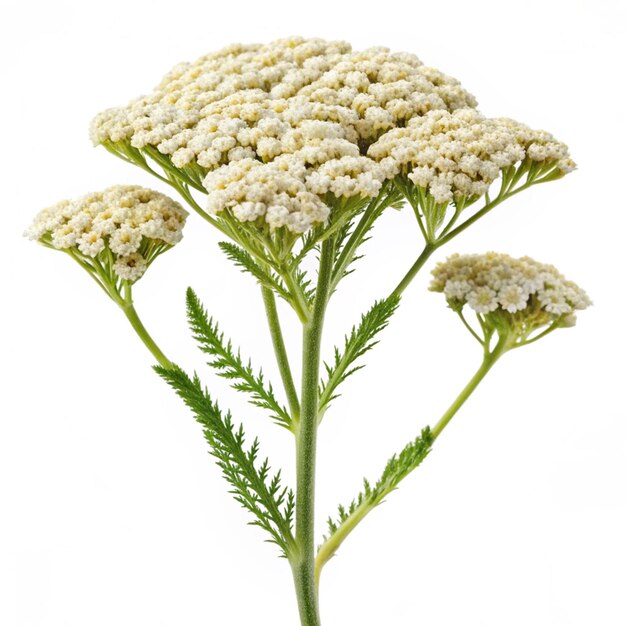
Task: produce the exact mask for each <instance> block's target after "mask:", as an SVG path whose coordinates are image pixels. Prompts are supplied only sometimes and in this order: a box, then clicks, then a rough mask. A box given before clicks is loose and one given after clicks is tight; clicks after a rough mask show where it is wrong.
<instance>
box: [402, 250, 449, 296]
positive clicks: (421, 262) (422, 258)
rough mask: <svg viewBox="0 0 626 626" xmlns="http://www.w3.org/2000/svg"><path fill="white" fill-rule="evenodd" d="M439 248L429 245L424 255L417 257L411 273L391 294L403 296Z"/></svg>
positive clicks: (409, 272)
mask: <svg viewBox="0 0 626 626" xmlns="http://www.w3.org/2000/svg"><path fill="white" fill-rule="evenodd" d="M438 247H439V242H437V243H427V244H426V245H425V246H424V249H423V250H422V253H421V254H420V255H419V256H418V257H417V260H416V261H415V263H413V265H412V266H411V268H410V269H409V271H408V272H407V273H406V274H405V276H404V278H403V279H402V280H401V281H400V282H399V283H398V286H397V287H396V288H395V289H394V290H393V291H392V292H391V296H401V295H402V292H403V291H404V290H405V289H406V288H407V287H408V286H409V285H410V284H411V281H412V280H413V279H414V278H415V275H416V274H417V273H418V272H419V271H420V270H421V269H422V267H423V266H424V263H426V261H428V259H429V257H430V255H431V254H432V253H433V252H434V251H435V250H436V249H437V248H438Z"/></svg>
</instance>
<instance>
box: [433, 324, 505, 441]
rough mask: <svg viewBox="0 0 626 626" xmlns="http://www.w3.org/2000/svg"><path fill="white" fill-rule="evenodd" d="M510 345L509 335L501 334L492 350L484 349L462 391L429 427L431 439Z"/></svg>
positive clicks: (446, 423)
mask: <svg viewBox="0 0 626 626" xmlns="http://www.w3.org/2000/svg"><path fill="white" fill-rule="evenodd" d="M510 347H511V344H510V340H509V337H508V336H507V335H502V336H500V338H499V339H498V343H497V344H496V345H495V347H494V348H493V350H491V351H488V350H485V355H484V357H483V362H482V363H481V366H480V367H479V368H478V370H477V371H476V373H475V374H474V376H472V378H471V380H470V381H469V382H468V383H467V385H466V386H465V387H464V389H463V391H461V393H460V394H459V395H458V396H457V398H456V400H455V401H454V402H453V403H452V404H451V405H450V407H449V408H448V410H447V411H446V412H445V413H444V414H443V415H442V416H441V418H440V419H439V421H438V422H437V423H436V424H435V425H434V426H433V428H431V430H430V434H431V436H432V438H433V441H434V440H435V439H437V437H438V436H439V435H440V434H441V432H442V431H443V429H444V428H445V427H446V426H447V425H448V424H449V423H450V420H451V419H452V418H453V417H454V416H455V415H456V413H457V411H458V410H459V409H460V408H461V407H462V406H463V404H465V401H466V400H467V399H468V398H469V397H470V395H471V394H472V392H473V391H474V389H476V387H477V386H478V384H479V383H480V381H481V380H482V379H483V378H484V377H485V376H486V374H487V372H488V371H489V370H490V369H491V368H492V367H493V366H494V364H495V362H496V361H497V360H498V359H499V358H500V357H501V356H502V355H503V354H504V353H505V352H506V351H507V350H508V349H509V348H510Z"/></svg>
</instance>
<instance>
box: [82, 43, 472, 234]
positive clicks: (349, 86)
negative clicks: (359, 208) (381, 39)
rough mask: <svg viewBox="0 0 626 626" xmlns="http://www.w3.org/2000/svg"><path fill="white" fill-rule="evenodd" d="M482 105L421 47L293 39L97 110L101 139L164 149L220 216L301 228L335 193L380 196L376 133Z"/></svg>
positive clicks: (319, 219) (248, 48)
mask: <svg viewBox="0 0 626 626" xmlns="http://www.w3.org/2000/svg"><path fill="white" fill-rule="evenodd" d="M475 105H476V101H475V99H474V97H473V96H472V95H470V94H469V93H467V92H466V91H465V90H464V89H463V88H462V87H461V86H460V84H459V82H458V81H457V80H455V79H453V78H450V77H448V76H446V75H445V74H442V73H441V72H439V71H438V70H436V69H434V68H429V67H426V66H424V65H423V64H422V63H421V61H420V60H419V59H418V58H417V57H415V56H413V55H411V54H405V53H393V52H390V51H389V50H388V49H386V48H371V49H368V50H364V51H361V52H356V51H353V50H352V49H351V47H350V45H349V44H347V43H345V42H337V41H330V42H329V41H323V40H321V39H310V40H307V39H301V38H293V39H281V40H278V41H274V42H272V43H269V44H266V45H258V44H254V45H245V46H244V45H233V46H229V47H227V48H225V49H223V50H220V51H218V52H215V53H212V54H208V55H205V56H203V57H201V58H200V59H198V60H197V61H195V62H193V63H186V64H181V65H178V66H176V67H175V68H174V69H173V70H172V71H171V72H170V73H169V74H167V75H166V76H165V78H164V79H163V80H162V81H161V83H160V84H159V85H158V87H157V88H156V89H155V90H154V91H153V92H152V93H151V94H150V95H148V96H145V97H142V98H139V99H137V100H134V101H133V102H131V103H130V104H129V105H128V106H126V107H119V108H115V109H109V110H107V111H104V112H103V113H101V114H100V115H98V116H97V117H96V118H95V119H94V120H93V122H92V125H91V137H92V140H93V141H94V143H96V144H99V143H102V144H105V145H106V146H107V147H109V148H110V149H113V150H114V151H119V152H121V153H125V154H127V155H129V154H130V155H132V154H133V153H134V152H133V151H135V152H136V151H137V150H139V151H148V152H149V151H151V150H152V151H157V153H158V154H159V155H160V156H159V158H160V159H165V160H166V162H168V161H169V164H170V167H172V168H173V169H179V170H184V171H186V172H187V173H188V174H190V175H193V176H195V177H196V180H197V181H198V182H199V183H200V184H202V185H203V186H204V188H205V189H206V191H207V192H208V193H209V195H210V198H209V208H210V210H211V211H213V212H215V213H220V212H221V211H229V212H230V213H231V214H232V215H233V216H234V217H235V218H236V219H238V220H240V221H245V222H248V221H254V222H257V221H258V223H259V225H263V223H264V222H265V223H267V224H268V225H269V227H270V228H271V229H275V228H279V227H282V226H285V227H286V228H287V229H288V230H290V231H292V232H295V233H301V232H303V231H305V230H307V229H308V228H309V227H310V226H312V225H314V224H318V223H323V222H324V221H325V220H326V219H327V217H328V213H329V210H328V207H327V206H325V205H324V202H323V199H324V196H325V194H327V193H331V194H333V195H334V196H336V197H345V198H347V197H355V196H360V197H372V196H375V195H376V194H377V193H378V191H379V190H380V188H381V185H382V181H384V179H386V178H390V177H393V175H394V172H393V171H392V169H391V168H390V164H389V163H388V162H387V163H379V162H377V161H376V160H374V159H372V158H370V157H369V156H368V155H367V148H368V146H369V145H370V144H371V143H373V142H375V141H376V140H377V139H378V137H380V136H381V135H384V134H385V133H387V132H389V131H390V130H392V129H394V128H396V127H403V126H405V125H406V124H407V123H408V121H409V120H411V119H413V118H415V117H419V116H422V115H424V114H426V113H427V112H429V111H432V110H444V111H454V110H456V109H459V108H466V107H473V106H475ZM152 154H153V155H154V152H153V153H152ZM262 188H263V189H262ZM257 197H258V198H259V199H257Z"/></svg>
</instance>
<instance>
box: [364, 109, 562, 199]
mask: <svg viewBox="0 0 626 626" xmlns="http://www.w3.org/2000/svg"><path fill="white" fill-rule="evenodd" d="M368 156H370V157H371V158H373V159H375V160H376V161H378V162H380V163H383V164H388V165H389V167H390V168H393V169H394V171H395V172H396V173H399V172H401V171H402V172H404V173H407V172H409V174H408V177H409V179H410V180H411V181H413V183H415V185H417V186H418V187H422V188H426V189H427V190H428V191H429V192H430V194H431V195H432V196H433V198H434V200H435V202H437V203H438V204H447V203H448V202H450V201H451V200H452V199H453V198H477V197H479V196H482V195H483V194H484V193H486V192H487V190H488V189H489V186H490V185H491V184H492V183H493V182H494V180H496V179H497V178H498V177H499V176H500V172H501V171H502V170H503V169H505V168H507V167H509V166H511V165H513V164H515V163H517V162H520V161H522V160H524V159H525V158H527V159H529V160H530V161H534V162H540V163H545V164H548V165H554V166H555V167H556V168H558V169H560V170H561V171H563V172H568V171H570V170H571V169H573V168H574V163H573V162H572V160H571V159H570V158H569V154H568V149H567V146H566V145H565V144H563V143H561V142H558V141H556V140H555V139H554V137H553V136H552V135H550V134H549V133H546V132H545V131H536V130H532V129H530V128H528V127H527V126H524V125H523V124H520V123H518V122H515V121H514V120H510V119H504V118H494V119H488V118H485V117H484V116H483V115H481V114H480V113H479V112H478V111H476V110H475V109H469V108H466V109H458V110H456V111H453V112H448V111H442V110H439V111H430V112H428V113H426V114H425V115H423V116H421V117H414V118H412V119H411V120H410V121H409V122H408V124H407V125H406V127H404V128H396V129H394V130H391V131H389V132H388V133H385V134H384V135H382V137H381V138H380V139H379V140H378V141H377V142H376V143H374V144H373V145H372V146H370V148H369V150H368Z"/></svg>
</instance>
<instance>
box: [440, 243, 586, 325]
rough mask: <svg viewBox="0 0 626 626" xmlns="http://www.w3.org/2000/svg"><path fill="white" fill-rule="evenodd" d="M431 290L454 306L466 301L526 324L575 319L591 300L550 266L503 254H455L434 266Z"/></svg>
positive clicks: (484, 312)
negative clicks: (443, 296)
mask: <svg viewBox="0 0 626 626" xmlns="http://www.w3.org/2000/svg"><path fill="white" fill-rule="evenodd" d="M430 289H431V290H433V291H439V292H443V293H444V294H445V296H446V298H447V300H448V302H449V304H450V306H452V308H454V309H456V310H458V309H459V308H462V307H463V306H464V305H465V304H467V305H469V307H470V308H471V309H473V310H474V311H475V312H476V313H479V314H482V315H489V314H492V313H496V314H499V315H500V316H504V318H507V319H510V321H511V322H512V323H513V322H520V321H523V322H524V324H525V325H526V327H529V326H530V327H539V326H543V325H545V324H549V323H551V322H554V321H564V322H565V323H567V324H573V323H574V322H575V317H574V315H575V311H577V310H582V309H585V308H587V307H588V306H589V305H590V304H591V301H590V299H589V297H588V296H587V294H586V293H585V292H584V291H583V290H582V289H581V288H580V287H578V285H576V284H575V283H573V282H571V281H569V280H566V279H565V277H564V276H563V275H562V274H560V273H559V272H558V271H557V270H556V268H555V267H553V266H552V265H544V264H542V263H538V262H537V261H534V260H533V259H531V258H529V257H522V258H521V259H515V258H512V257H510V256H508V255H506V254H498V253H495V252H489V253H487V254H466V255H459V254H454V255H452V256H450V257H449V258H448V259H447V260H446V261H444V262H442V263H439V264H438V265H437V266H436V267H435V269H434V270H433V281H432V283H431V285H430Z"/></svg>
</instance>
